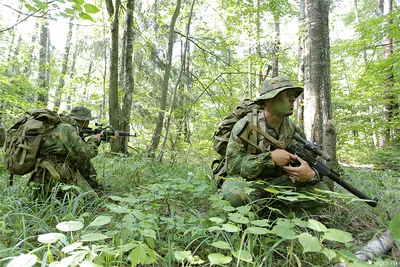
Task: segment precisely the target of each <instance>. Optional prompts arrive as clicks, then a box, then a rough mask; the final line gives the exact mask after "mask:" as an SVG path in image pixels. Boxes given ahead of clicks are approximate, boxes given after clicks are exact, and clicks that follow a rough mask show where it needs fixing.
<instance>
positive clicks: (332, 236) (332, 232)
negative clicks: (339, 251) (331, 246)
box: [323, 228, 353, 243]
mask: <svg viewBox="0 0 400 267" xmlns="http://www.w3.org/2000/svg"><path fill="white" fill-rule="evenodd" d="M323 238H325V239H328V240H331V241H337V242H341V243H347V242H350V241H352V240H353V237H352V236H351V234H350V233H348V232H345V231H342V230H339V229H333V228H330V229H328V230H326V232H325V234H324V236H323Z"/></svg>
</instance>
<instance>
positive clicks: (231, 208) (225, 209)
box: [223, 206, 235, 212]
mask: <svg viewBox="0 0 400 267" xmlns="http://www.w3.org/2000/svg"><path fill="white" fill-rule="evenodd" d="M223 210H224V211H228V212H230V211H235V208H234V207H232V206H225V207H224V208H223Z"/></svg>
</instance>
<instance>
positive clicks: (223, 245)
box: [211, 241, 231, 249]
mask: <svg viewBox="0 0 400 267" xmlns="http://www.w3.org/2000/svg"><path fill="white" fill-rule="evenodd" d="M211 246H213V247H216V248H220V249H231V246H230V245H229V243H227V242H225V241H218V242H214V243H212V244H211Z"/></svg>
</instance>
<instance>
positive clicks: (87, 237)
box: [80, 233, 110, 242]
mask: <svg viewBox="0 0 400 267" xmlns="http://www.w3.org/2000/svg"><path fill="white" fill-rule="evenodd" d="M107 238H110V237H109V236H107V235H103V234H99V233H89V234H84V235H82V236H81V239H80V241H82V242H93V241H99V240H104V239H107Z"/></svg>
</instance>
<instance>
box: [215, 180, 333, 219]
mask: <svg viewBox="0 0 400 267" xmlns="http://www.w3.org/2000/svg"><path fill="white" fill-rule="evenodd" d="M315 188H317V189H320V190H324V191H329V188H328V186H327V185H326V184H325V183H322V182H319V183H318V184H316V185H314V186H311V185H306V184H293V183H292V180H290V178H289V177H288V176H287V175H282V176H280V177H277V178H272V179H268V180H256V181H252V182H248V181H245V180H243V179H242V178H227V179H226V180H225V181H224V183H223V185H222V187H221V191H222V195H223V197H224V199H225V200H228V201H229V202H230V203H231V205H232V206H233V207H239V206H243V205H247V204H251V205H252V206H254V207H255V210H256V211H257V212H258V213H259V215H261V216H263V217H269V216H272V217H282V216H286V217H287V216H288V215H289V214H291V213H295V216H296V217H301V216H304V215H306V214H313V215H315V214H317V213H318V211H319V210H321V208H324V207H326V206H327V202H328V201H327V200H328V197H327V194H323V193H321V192H318V191H317V190H314V189H315Z"/></svg>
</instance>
